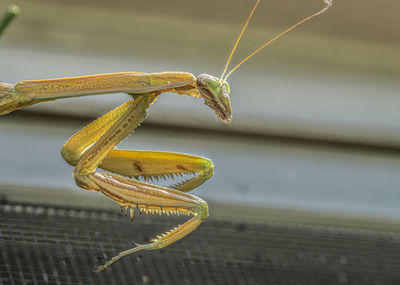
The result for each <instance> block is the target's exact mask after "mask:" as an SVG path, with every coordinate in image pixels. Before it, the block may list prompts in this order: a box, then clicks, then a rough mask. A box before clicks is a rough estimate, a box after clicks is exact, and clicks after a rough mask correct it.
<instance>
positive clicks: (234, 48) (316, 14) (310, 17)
mask: <svg viewBox="0 0 400 285" xmlns="http://www.w3.org/2000/svg"><path fill="white" fill-rule="evenodd" d="M324 2H325V3H326V6H325V7H324V8H323V9H321V10H320V11H318V12H316V13H314V14H312V15H311V16H308V17H307V18H304V19H303V20H301V21H299V22H297V23H296V24H294V25H293V26H291V27H290V28H288V29H286V30H284V31H283V32H281V33H280V34H278V35H277V36H275V37H274V38H273V39H271V40H269V41H268V42H266V43H264V44H263V45H261V46H260V47H259V48H257V49H256V50H255V51H253V52H252V53H251V54H249V55H248V56H247V57H246V58H245V59H243V60H242V61H241V62H239V64H238V65H236V66H235V67H234V68H232V69H231V71H229V72H228V74H227V75H226V76H225V78H224V75H225V72H226V70H227V68H228V65H229V62H230V61H231V58H232V55H233V53H234V52H235V50H236V47H237V45H238V43H239V41H240V39H241V37H242V35H243V32H244V30H245V29H246V27H247V24H248V23H249V21H250V18H251V17H252V15H253V13H254V10H255V9H256V8H257V6H258V4H259V3H260V0H257V3H256V4H255V5H254V8H253V10H252V11H251V12H250V15H249V17H248V18H247V21H246V23H245V25H244V27H243V29H242V31H241V32H240V35H239V37H238V39H237V40H236V43H235V45H234V47H233V49H232V51H231V54H230V56H229V58H228V61H227V63H226V65H225V69H224V72H223V73H222V75H221V80H222V81H226V79H227V78H228V77H229V75H231V74H232V72H234V71H235V70H236V69H237V68H238V67H239V66H241V65H242V64H243V63H245V62H246V61H248V60H249V59H250V58H251V57H252V56H253V55H255V54H257V53H258V52H260V51H261V50H262V49H263V48H265V47H266V46H268V45H270V44H271V43H272V42H274V41H275V40H277V39H279V38H280V37H282V36H283V35H284V34H286V33H288V32H290V31H291V30H293V29H294V28H296V27H297V26H299V25H301V24H303V23H305V22H307V21H309V20H311V19H312V18H314V17H316V16H318V15H321V14H323V13H325V12H326V11H327V10H328V9H329V8H330V7H331V6H332V3H333V0H324Z"/></svg>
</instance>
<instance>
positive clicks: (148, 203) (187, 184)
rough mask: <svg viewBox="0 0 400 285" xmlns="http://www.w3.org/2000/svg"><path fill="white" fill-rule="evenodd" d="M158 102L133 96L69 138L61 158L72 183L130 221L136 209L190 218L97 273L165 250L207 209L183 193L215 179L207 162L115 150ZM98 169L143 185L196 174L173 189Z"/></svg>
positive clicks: (193, 226) (183, 156) (197, 222)
mask: <svg viewBox="0 0 400 285" xmlns="http://www.w3.org/2000/svg"><path fill="white" fill-rule="evenodd" d="M157 96H158V93H149V94H144V95H136V96H135V100H132V101H130V102H128V103H126V104H124V105H122V106H120V107H119V108H117V109H115V110H113V111H111V112H109V113H108V114H106V115H104V116H103V117H101V118H99V119H97V120H96V121H94V122H93V123H91V124H90V125H88V126H86V127H85V128H83V129H82V130H80V131H79V132H78V133H77V134H75V135H74V136H72V137H71V138H70V139H69V140H68V141H67V142H66V144H65V145H64V146H63V148H62V151H61V152H62V155H63V157H64V158H65V160H66V161H67V162H68V163H70V164H71V165H76V167H75V169H74V178H75V180H76V183H77V184H78V185H79V186H81V187H82V188H85V189H87V190H94V191H100V192H102V193H103V194H104V195H106V196H108V197H110V198H111V199H113V200H114V201H115V202H117V203H118V204H120V205H121V206H122V207H124V208H125V209H129V211H130V213H131V217H133V213H134V211H133V210H134V208H136V209H138V210H139V211H140V212H145V213H146V214H149V213H150V214H159V215H161V214H166V215H170V214H177V215H181V214H186V215H192V216H193V217H192V218H191V219H189V220H188V221H187V222H185V223H184V224H182V225H179V226H177V227H175V228H173V229H171V230H170V231H168V232H166V233H164V234H162V235H159V236H157V237H156V238H154V239H152V240H150V242H149V243H147V244H143V245H138V246H136V247H135V248H132V249H129V250H127V251H123V252H121V253H119V254H118V255H117V256H115V257H113V258H112V259H111V260H110V261H108V262H107V263H106V264H104V265H103V266H100V267H99V268H98V269H97V270H96V271H95V272H100V271H102V270H104V269H105V268H107V267H108V266H109V265H110V264H112V263H114V262H115V261H117V260H118V259H120V258H121V257H123V256H125V255H127V254H130V253H134V252H137V251H140V250H144V249H146V250H153V249H159V248H162V247H165V246H167V245H169V244H171V243H173V242H175V241H177V240H179V239H181V238H183V237H184V236H186V235H187V234H189V233H190V232H192V231H193V230H194V229H196V228H197V227H198V226H199V225H200V223H201V222H202V221H203V220H204V219H205V218H207V216H208V206H207V203H206V202H205V201H203V200H202V199H200V198H198V197H196V196H194V195H190V194H188V193H185V192H187V191H190V190H191V189H193V188H195V187H197V186H199V185H201V184H202V183H203V182H204V181H205V180H207V179H208V178H209V177H210V176H211V175H212V174H213V164H212V162H211V161H210V160H208V159H205V158H202V157H198V156H193V155H186V154H179V153H169V152H146V151H127V150H113V148H114V147H115V146H116V145H117V144H118V143H119V142H120V141H121V140H122V139H124V138H125V137H126V136H127V135H129V134H130V133H131V132H132V131H133V130H134V129H135V128H136V127H137V126H138V125H139V124H140V123H141V122H142V121H143V119H144V118H145V116H146V110H147V109H148V107H149V106H150V105H151V103H152V102H154V101H155V100H156V98H157ZM98 167H100V168H102V169H105V170H108V171H111V172H114V173H118V174H120V175H123V176H128V177H143V178H144V179H158V178H160V177H165V176H169V177H170V178H173V177H174V176H176V175H180V174H194V177H193V178H191V179H188V180H186V181H184V182H183V183H179V184H178V185H175V186H174V189H171V188H166V187H161V186H157V185H152V184H148V183H145V182H142V181H138V180H133V179H130V178H127V177H122V176H119V175H115V174H109V173H102V172H97V171H96V169H97V168H98Z"/></svg>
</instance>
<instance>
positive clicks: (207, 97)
mask: <svg viewBox="0 0 400 285" xmlns="http://www.w3.org/2000/svg"><path fill="white" fill-rule="evenodd" d="M196 83H197V88H198V90H199V92H200V94H201V96H202V98H203V99H204V103H205V104H206V105H207V106H208V107H210V108H211V109H213V110H214V112H215V113H216V114H217V116H218V117H219V118H220V119H221V121H222V122H224V123H225V124H230V123H231V121H232V111H231V99H230V98H229V92H230V88H229V84H228V83H227V82H226V81H222V80H221V79H219V78H217V77H215V76H211V75H208V74H200V75H199V76H198V77H197V81H196Z"/></svg>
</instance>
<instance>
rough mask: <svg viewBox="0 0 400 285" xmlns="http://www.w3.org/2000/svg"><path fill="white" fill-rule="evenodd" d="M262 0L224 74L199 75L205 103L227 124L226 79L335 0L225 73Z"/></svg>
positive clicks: (227, 95)
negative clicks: (218, 76) (218, 75)
mask: <svg viewBox="0 0 400 285" xmlns="http://www.w3.org/2000/svg"><path fill="white" fill-rule="evenodd" d="M260 1H261V0H257V2H256V4H255V5H254V7H253V10H252V11H251V12H250V15H249V17H248V18H247V21H246V23H245V25H244V27H243V29H242V31H241V32H240V34H239V37H238V38H237V40H236V43H235V45H234V47H233V49H232V51H231V54H230V55H229V58H228V61H227V62H226V65H225V69H224V71H223V72H222V75H221V77H220V78H217V77H215V76H211V75H208V74H200V75H199V76H198V77H197V89H198V90H199V92H200V94H201V96H202V98H203V99H204V103H205V104H206V105H207V106H209V107H210V108H211V109H213V110H214V112H215V113H216V114H217V115H218V117H219V118H220V119H221V120H222V121H223V122H224V123H225V124H230V123H231V121H232V111H231V99H230V98H229V92H230V90H229V85H228V82H227V81H226V79H227V78H228V77H229V76H230V75H231V73H232V72H233V71H235V70H236V69H237V68H238V67H239V66H241V65H242V64H243V63H245V62H246V61H248V60H249V59H250V58H252V57H253V56H254V55H255V54H257V53H258V52H260V51H261V50H262V49H264V48H265V47H266V46H268V45H270V44H271V43H272V42H274V41H275V40H277V39H279V38H280V37H282V36H283V35H284V34H286V33H288V32H290V31H291V30H293V29H294V28H296V27H297V26H299V25H301V24H303V23H305V22H307V21H309V20H311V19H312V18H314V17H315V16H318V15H321V14H323V13H325V11H326V10H328V9H329V7H331V6H332V3H333V2H332V1H333V0H324V2H325V4H326V5H325V7H324V8H322V9H321V10H320V11H318V12H316V13H314V14H312V15H311V16H309V17H307V18H304V19H303V20H301V21H299V22H297V23H296V24H294V25H293V26H291V27H290V28H288V29H286V30H284V31H283V32H281V33H280V34H278V35H277V36H275V37H274V38H272V39H271V40H269V41H267V42H266V43H264V44H263V45H261V46H260V47H259V48H257V49H256V50H255V51H253V52H252V53H251V54H250V55H248V56H247V57H246V58H244V59H243V60H242V61H241V62H239V64H237V65H236V66H235V67H234V68H232V69H231V71H229V72H228V74H227V75H226V76H224V75H225V73H226V71H227V68H228V65H229V62H230V61H231V59H232V56H233V54H234V52H235V50H236V47H237V45H238V43H239V41H240V39H241V37H242V35H243V32H244V31H245V29H246V27H247V24H248V23H249V21H250V19H251V17H252V15H253V13H254V11H255V9H256V8H257V5H258V4H259V3H260Z"/></svg>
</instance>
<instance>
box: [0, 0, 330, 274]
mask: <svg viewBox="0 0 400 285" xmlns="http://www.w3.org/2000/svg"><path fill="white" fill-rule="evenodd" d="M259 2H260V0H258V1H257V2H256V4H255V6H254V7H253V9H252V11H251V12H250V15H249V16H248V18H247V21H246V23H245V25H244V27H243V28H242V30H241V32H240V34H239V36H238V38H237V40H236V43H235V45H234V47H233V49H232V51H231V53H230V56H229V58H228V60H227V63H226V65H225V69H224V71H223V73H222V75H221V76H220V77H215V76H212V75H208V74H200V75H199V76H197V77H195V76H194V75H193V74H191V73H186V72H161V73H141V72H124V73H112V74H99V75H90V76H80V77H71V78H60V79H49V80H35V81H21V82H18V83H16V84H6V83H0V115H5V114H7V113H10V112H12V111H15V110H18V109H21V108H25V107H28V106H31V105H33V104H37V103H42V102H47V101H52V100H57V99H62V98H71V97H78V96H89V95H95V94H104V93H120V92H123V93H127V94H129V95H131V96H132V97H133V99H132V100H131V101H129V102H127V103H125V104H123V105H121V106H120V107H118V108H116V109H114V110H112V111H110V112H109V113H107V114H105V115H103V116H102V117H100V118H99V119H97V120H95V121H94V122H92V123H91V124H89V125H88V126H86V127H84V128H83V129H81V130H80V131H78V132H77V133H76V134H74V135H73V136H72V137H71V138H70V139H69V140H68V141H67V142H66V143H65V144H64V146H63V147H62V149H61V155H62V157H63V158H64V159H65V160H66V161H67V162H68V163H69V164H70V165H72V166H74V167H75V168H74V171H73V176H74V179H75V181H76V183H77V185H79V186H80V187H82V188H83V189H86V190H91V191H99V192H101V193H103V194H104V195H106V196H107V197H109V198H110V199H112V200H113V201H115V202H116V203H118V204H119V205H120V206H121V207H122V210H123V212H124V213H125V215H127V214H129V215H130V217H131V219H133V216H134V213H135V211H139V212H140V213H142V212H143V213H146V214H158V215H189V216H191V218H190V219H189V220H187V221H186V222H185V223H183V224H181V225H178V226H176V227H175V228H172V229H171V230H169V231H168V232H165V233H163V234H161V235H158V236H156V237H155V238H153V239H152V240H150V241H149V242H148V243H146V244H135V247H133V248H131V249H128V250H126V251H123V252H120V253H119V254H118V255H117V256H115V257H113V258H112V259H111V260H109V261H107V262H106V263H105V264H104V265H102V266H99V267H98V268H97V270H95V272H96V273H98V272H101V271H102V270H104V269H105V268H107V267H108V266H110V265H111V264H112V263H114V262H115V261H117V260H119V259H120V258H122V257H123V256H125V255H128V254H131V253H134V252H138V251H141V250H155V249H160V248H163V247H165V246H167V245H169V244H171V243H174V242H176V241H178V240H179V239H181V238H183V237H185V236H186V235H188V234H189V233H190V232H192V231H193V230H195V229H196V228H197V227H198V226H199V225H200V224H201V223H202V222H203V221H204V220H205V219H206V218H207V216H208V206H207V203H206V202H205V201H204V200H202V199H200V198H198V197H196V196H194V195H191V194H188V193H187V192H189V191H190V190H192V189H194V188H196V187H198V186H200V185H201V184H203V183H204V182H205V181H206V180H207V179H209V178H210V177H211V176H212V175H213V170H214V165H213V163H212V161H211V160H209V159H206V158H203V157H199V156H194V155H188V154H182V153H171V152H158V151H134V150H117V149H115V147H116V146H117V145H118V144H119V143H120V142H121V141H122V140H123V139H124V138H125V137H127V136H128V135H129V134H130V133H131V132H133V131H134V130H135V128H136V127H137V126H138V125H139V124H140V123H141V122H142V121H143V120H144V119H145V117H146V112H147V109H148V108H149V107H150V105H151V104H153V103H154V102H155V101H156V100H157V98H158V97H159V96H160V95H161V94H162V93H166V92H172V93H176V94H184V95H188V96H191V97H198V98H202V99H203V100H204V103H205V104H206V105H207V106H208V107H210V108H211V109H212V110H213V111H214V112H215V113H216V115H217V116H218V117H219V118H220V119H221V121H222V122H223V123H224V124H229V123H231V121H232V112H231V102H230V97H229V93H230V88H229V84H228V82H227V79H228V77H229V76H230V74H232V72H233V71H235V70H236V69H237V68H238V67H239V66H240V65H242V64H243V63H244V62H246V61H247V60H249V59H250V58H251V57H252V56H254V55H255V54H256V53H258V52H259V51H261V50H262V49H263V48H265V47H266V46H268V45H269V44H270V43H272V42H273V41H275V40H276V39H278V38H280V37H281V36H283V35H284V34H286V33H287V32H289V31H291V30H292V29H294V28H295V27H297V26H298V25H300V24H302V23H304V22H306V21H308V20H310V19H312V18H313V17H315V16H318V15H320V14H322V13H324V12H325V11H326V10H327V9H328V8H329V7H330V6H332V0H324V2H325V4H326V5H325V6H324V8H323V9H321V10H320V11H318V12H317V13H314V14H313V15H311V16H309V17H307V18H305V19H303V20H301V21H299V22H298V23H296V24H295V25H293V26H291V27H290V28H288V29H286V30H285V31H283V32H282V33H280V34H278V35H277V36H275V37H274V38H273V39H271V40H269V41H268V42H266V43H264V44H263V45H261V46H260V47H259V48H257V49H256V50H255V51H254V52H252V53H251V54H249V55H248V56H247V57H246V58H244V59H243V60H242V61H241V62H240V63H239V64H238V65H236V66H235V67H234V68H232V69H231V70H230V71H229V72H228V73H226V71H227V68H228V66H229V62H230V60H231V58H232V55H233V54H234V52H235V50H236V47H237V45H238V43H239V41H240V39H241V37H242V35H243V33H244V31H245V29H246V27H247V24H248V23H249V21H250V19H251V17H252V15H253V13H254V11H255V9H256V8H257V6H258V4H259ZM225 74H226V75H225ZM98 168H101V169H103V170H106V171H107V172H100V171H97V169H98ZM183 174H191V176H189V177H190V178H187V179H184V180H183V181H179V182H177V183H176V184H175V185H172V186H171V187H169V188H167V187H161V186H158V185H154V184H150V183H148V181H149V180H152V179H157V180H158V179H159V178H166V177H169V178H170V179H174V178H175V177H176V176H178V175H183ZM185 177H187V176H185ZM133 178H136V179H133ZM139 178H140V179H139ZM141 180H144V181H145V182H143V181H141Z"/></svg>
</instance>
